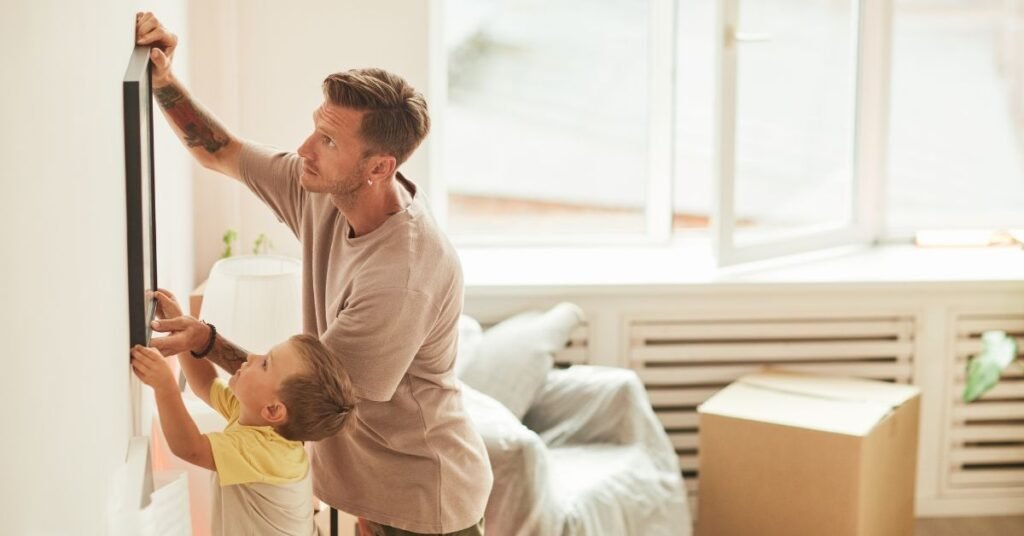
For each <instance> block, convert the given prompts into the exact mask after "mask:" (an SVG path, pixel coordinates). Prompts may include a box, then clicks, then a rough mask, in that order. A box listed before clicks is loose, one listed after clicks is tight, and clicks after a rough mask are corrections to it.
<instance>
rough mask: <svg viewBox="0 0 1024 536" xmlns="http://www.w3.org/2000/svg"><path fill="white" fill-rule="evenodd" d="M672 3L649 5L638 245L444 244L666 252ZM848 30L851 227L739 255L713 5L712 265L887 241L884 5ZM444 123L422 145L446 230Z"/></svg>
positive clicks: (439, 38) (610, 238)
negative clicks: (851, 52) (853, 63)
mask: <svg viewBox="0 0 1024 536" xmlns="http://www.w3.org/2000/svg"><path fill="white" fill-rule="evenodd" d="M678 1H680V0H648V2H649V3H648V6H649V28H650V30H651V34H650V39H649V44H650V46H649V51H648V62H649V66H650V68H649V80H648V88H649V92H650V93H649V103H648V136H649V143H648V170H647V173H646V176H645V177H643V178H644V179H646V181H647V184H648V189H647V196H646V198H647V199H646V207H645V218H646V231H647V233H646V235H645V236H621V235H619V236H616V235H601V234H593V235H575V236H574V235H564V234H551V235H547V236H528V235H521V234H520V235H516V234H502V235H479V236H473V237H467V236H461V237H460V236H457V235H455V236H453V242H454V243H455V245H456V246H458V247H460V248H463V247H468V248H474V249H475V248H492V247H497V248H518V247H594V246H617V245H624V244H625V245H649V246H661V247H669V245H670V244H672V243H673V242H674V241H675V240H674V239H675V237H673V236H672V217H673V207H672V198H673V187H674V159H675V153H674V139H675V125H674V122H675V117H676V109H675V95H676V91H677V88H676V31H677V28H676V27H677V18H678V11H677V10H678V4H677V2H678ZM858 5H859V13H858V14H857V26H858V33H859V39H858V42H857V49H858V62H857V67H856V69H857V76H856V93H855V95H856V96H855V101H856V104H855V123H854V125H855V126H854V136H853V139H854V144H855V148H854V155H853V158H854V160H853V174H854V178H853V181H854V191H853V192H852V196H851V198H852V204H853V206H852V212H851V214H852V223H851V224H850V225H848V226H845V227H842V228H838V229H832V230H817V231H812V232H809V233H808V232H801V233H794V234H793V235H792V236H786V237H785V238H783V239H781V240H778V241H775V242H771V243H765V244H757V245H751V246H741V247H738V246H737V245H736V243H735V240H734V233H735V225H734V215H735V211H734V193H735V169H734V161H735V134H736V132H735V128H736V124H735V120H736V84H737V77H736V48H735V35H736V31H737V30H736V20H737V15H738V12H737V10H738V0H721V1H720V3H719V19H718V21H719V24H718V31H719V32H721V33H720V35H721V36H722V39H721V41H720V45H721V46H720V47H719V49H718V51H719V54H720V57H719V58H718V61H717V62H716V65H717V67H716V68H717V73H716V74H717V76H716V83H717V84H718V90H717V91H716V98H717V102H716V108H717V111H716V116H717V121H716V123H715V128H716V132H715V133H714V134H713V135H714V137H715V143H716V145H717V148H716V149H717V150H716V165H717V167H718V169H717V173H715V175H714V176H713V177H712V179H713V185H712V188H713V192H714V197H713V206H712V213H711V226H710V229H709V230H710V237H711V242H712V244H713V250H714V256H715V259H716V264H717V265H718V266H720V267H724V266H730V265H735V264H739V263H743V262H750V261H756V260H762V259H768V258H773V257H779V256H783V255H790V254H796V253H801V252H808V251H813V250H820V249H825V248H830V247H837V246H843V245H849V244H864V245H870V244H873V243H876V242H878V241H879V239H880V238H884V237H885V236H886V234H885V233H886V229H885V227H884V221H885V218H884V213H885V211H884V202H885V188H884V184H885V178H886V177H885V175H886V167H887V158H886V157H887V149H888V107H889V79H890V76H889V71H890V64H891V39H892V35H891V34H892V0H859V2H858ZM443 13H444V10H443V7H442V2H440V1H439V2H432V9H431V18H432V19H433V20H432V23H431V27H432V28H433V29H434V30H435V31H434V32H433V33H434V37H433V38H432V39H431V46H432V47H433V48H434V49H435V51H436V52H435V53H433V54H431V57H432V58H433V64H432V66H431V73H432V76H431V80H432V81H434V82H435V83H433V84H432V86H431V90H430V91H431V94H432V99H433V101H434V102H436V103H437V104H436V105H435V106H436V109H444V108H445V107H446V106H447V57H446V51H445V49H444V46H443V33H442V31H443V28H444V24H443V18H444V16H443ZM443 115H444V114H436V116H437V119H435V122H434V126H433V128H434V133H435V135H434V136H432V137H431V138H432V140H431V142H430V149H429V153H430V155H431V156H430V168H431V173H430V174H431V183H430V197H431V202H432V203H431V204H432V205H433V207H434V212H435V213H436V214H437V218H438V221H439V222H441V224H442V225H443V226H444V227H445V228H447V223H448V210H447V209H448V189H447V184H446V181H445V173H444V162H443V157H442V155H443V150H442V144H443V143H444V141H443V138H444V136H443V129H444V128H445V125H444V119H443Z"/></svg>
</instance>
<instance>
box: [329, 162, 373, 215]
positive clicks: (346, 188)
mask: <svg viewBox="0 0 1024 536" xmlns="http://www.w3.org/2000/svg"><path fill="white" fill-rule="evenodd" d="M366 180H367V179H366V177H365V168H364V167H363V166H359V168H358V169H356V170H355V171H354V172H352V173H350V174H349V176H348V177H345V180H343V181H341V182H340V183H338V184H336V185H333V186H334V187H333V188H330V190H329V192H328V193H329V194H330V195H331V197H332V198H334V201H335V204H337V205H339V206H342V207H352V206H355V204H356V200H357V199H358V198H359V192H360V191H361V190H362V189H363V188H365V187H366V186H367V183H366Z"/></svg>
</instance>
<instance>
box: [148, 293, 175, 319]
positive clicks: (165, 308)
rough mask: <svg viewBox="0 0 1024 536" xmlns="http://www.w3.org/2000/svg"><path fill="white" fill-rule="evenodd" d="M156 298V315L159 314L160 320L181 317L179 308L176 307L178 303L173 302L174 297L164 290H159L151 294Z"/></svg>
mask: <svg viewBox="0 0 1024 536" xmlns="http://www.w3.org/2000/svg"><path fill="white" fill-rule="evenodd" d="M153 296H155V297H156V303H157V313H159V314H160V318H175V317H178V316H181V307H179V306H178V302H177V301H175V300H174V295H173V294H171V293H169V292H167V291H166V290H164V289H160V290H158V291H156V292H155V293H153Z"/></svg>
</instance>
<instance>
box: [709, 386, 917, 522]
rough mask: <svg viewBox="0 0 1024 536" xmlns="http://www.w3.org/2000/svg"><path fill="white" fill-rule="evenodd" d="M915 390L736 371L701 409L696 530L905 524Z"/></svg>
mask: <svg viewBox="0 0 1024 536" xmlns="http://www.w3.org/2000/svg"><path fill="white" fill-rule="evenodd" d="M919 394H920V392H919V391H918V389H917V388H916V387H913V386H909V385H897V384H891V383H885V382H875V381H867V380H854V379H844V378H830V377H821V376H808V375H797V374H786V373H764V374H754V375H750V376H746V377H744V378H741V379H740V380H738V381H736V382H735V383H733V384H731V385H729V386H728V387H726V388H725V389H723V390H721V391H720V392H718V393H717V394H716V395H714V396H713V397H711V398H710V399H708V400H707V401H706V402H705V403H704V404H702V405H701V406H700V407H699V408H698V412H699V413H700V463H699V471H700V473H699V478H700V479H699V481H698V482H699V484H698V492H699V500H698V509H699V516H698V519H697V527H698V534H699V535H700V536H754V535H756V536H772V535H778V536H888V535H906V536H912V535H913V534H914V486H915V480H916V472H917V471H916V469H917V428H918V406H919V401H920V396H919Z"/></svg>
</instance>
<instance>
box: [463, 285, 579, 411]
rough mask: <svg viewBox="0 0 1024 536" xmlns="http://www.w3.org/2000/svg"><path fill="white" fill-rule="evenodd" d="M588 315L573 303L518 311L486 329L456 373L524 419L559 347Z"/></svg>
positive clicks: (465, 356)
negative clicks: (530, 310)
mask: <svg viewBox="0 0 1024 536" xmlns="http://www.w3.org/2000/svg"><path fill="white" fill-rule="evenodd" d="M582 320H583V311H581V310H580V308H579V307H577V306H576V305H574V304H571V303H560V304H558V305H556V306H554V307H552V308H551V309H549V310H548V311H546V312H543V313H542V312H536V311H532V312H528V313H523V314H520V315H516V316H514V317H512V318H509V319H508V320H505V321H504V322H501V323H500V324H498V325H496V326H494V327H492V328H491V329H488V330H487V331H485V332H484V333H483V335H482V336H481V337H480V341H479V343H478V344H476V345H475V351H472V352H469V351H468V350H467V351H466V354H467V355H459V356H458V359H456V374H457V375H458V376H459V378H460V379H461V380H462V381H463V382H465V383H466V384H467V385H469V386H470V387H473V388H474V389H476V390H478V391H480V392H482V393H484V394H486V395H488V396H490V397H491V398H494V399H495V400H497V401H499V402H501V403H502V404H503V405H504V406H505V407H506V408H508V409H509V411H511V412H512V414H513V415H515V416H516V418H517V419H522V418H523V415H525V414H526V411H527V410H528V409H530V405H531V404H532V403H533V400H534V398H535V397H536V396H537V393H538V392H539V391H540V389H541V387H543V386H544V382H545V380H546V378H547V374H548V371H550V370H551V368H552V366H553V365H554V353H555V352H557V351H558V350H561V349H562V348H565V346H566V344H567V343H568V342H569V336H570V334H571V333H572V330H573V328H575V327H576V326H577V325H579V323H580V322H582ZM460 361H461V362H460Z"/></svg>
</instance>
